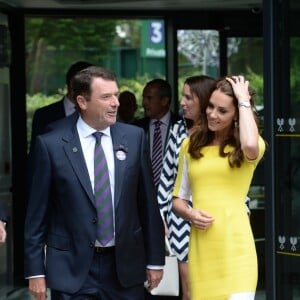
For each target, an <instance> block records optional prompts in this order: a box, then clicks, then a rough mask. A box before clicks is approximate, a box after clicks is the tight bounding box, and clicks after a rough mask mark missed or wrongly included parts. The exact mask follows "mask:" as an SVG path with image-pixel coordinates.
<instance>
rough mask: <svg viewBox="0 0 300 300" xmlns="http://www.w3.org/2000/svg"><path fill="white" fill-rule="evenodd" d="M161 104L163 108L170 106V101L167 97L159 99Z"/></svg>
mask: <svg viewBox="0 0 300 300" xmlns="http://www.w3.org/2000/svg"><path fill="white" fill-rule="evenodd" d="M161 103H162V104H163V106H165V107H168V106H170V99H169V97H162V98H161Z"/></svg>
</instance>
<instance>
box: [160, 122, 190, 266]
mask: <svg viewBox="0 0 300 300" xmlns="http://www.w3.org/2000/svg"><path fill="white" fill-rule="evenodd" d="M186 137H187V128H186V124H185V122H184V120H180V121H178V122H177V123H175V124H174V125H173V127H172V128H171V130H170V135H169V141H168V144H167V146H166V151H165V156H164V160H163V167H162V171H161V177H160V182H159V185H158V203H159V208H160V213H161V215H162V218H163V220H164V222H165V224H166V225H167V227H168V229H169V232H170V236H169V240H170V245H171V248H172V250H173V252H174V253H175V254H176V256H177V259H178V260H179V261H181V262H187V261H188V244H189V235H190V224H189V222H187V221H185V220H183V219H182V218H181V217H179V216H177V215H176V214H175V212H174V211H173V210H172V193H173V188H174V185H175V180H176V175H177V168H178V158H179V152H180V146H181V143H182V142H183V140H184V139H185V138H186Z"/></svg>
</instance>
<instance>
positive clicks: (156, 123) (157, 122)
mask: <svg viewBox="0 0 300 300" xmlns="http://www.w3.org/2000/svg"><path fill="white" fill-rule="evenodd" d="M160 124H161V121H159V120H156V121H155V122H154V125H155V128H159V127H160Z"/></svg>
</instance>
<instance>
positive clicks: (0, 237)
mask: <svg viewBox="0 0 300 300" xmlns="http://www.w3.org/2000/svg"><path fill="white" fill-rule="evenodd" d="M5 241H6V230H5V223H4V222H2V221H1V220H0V243H5Z"/></svg>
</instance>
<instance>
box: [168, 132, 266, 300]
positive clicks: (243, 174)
mask: <svg viewBox="0 0 300 300" xmlns="http://www.w3.org/2000/svg"><path fill="white" fill-rule="evenodd" d="M188 143H189V138H187V139H185V140H184V142H183V144H182V147H181V151H180V156H179V169H178V174H177V179H176V183H175V188H174V192H173V195H174V196H175V197H179V198H182V199H189V198H186V197H188V195H189V194H190V193H191V194H192V201H193V207H194V208H196V209H202V210H205V211H206V212H208V213H209V214H211V215H212V216H213V217H214V218H215V221H214V223H213V224H212V226H211V227H210V228H209V229H207V230H205V231H204V230H199V229H195V228H194V227H193V226H192V228H191V234H190V244H189V276H190V288H191V296H192V299H193V300H228V299H231V297H232V295H235V294H238V293H250V294H251V293H252V294H254V292H255V289H256V284H257V257H256V249H255V243H254V238H253V234H252V230H251V227H250V222H249V217H248V215H247V212H246V208H245V197H246V195H247V193H248V189H249V186H250V183H251V180H252V176H253V172H254V170H255V168H256V166H257V164H258V162H259V160H260V159H261V158H262V156H263V153H264V151H265V143H264V141H263V139H262V138H261V137H260V139H259V149H260V153H259V157H258V158H257V159H256V160H255V161H251V162H249V161H244V162H243V164H242V166H241V168H230V166H229V164H228V159H227V157H225V158H224V157H220V156H219V147H218V146H207V147H204V148H203V149H202V150H201V152H202V153H203V154H204V157H202V158H201V159H199V160H195V159H192V158H191V157H190V155H189V154H188V152H187V148H188ZM229 149H230V147H228V148H227V149H225V150H229ZM237 299H250V298H247V297H246V298H237Z"/></svg>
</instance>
